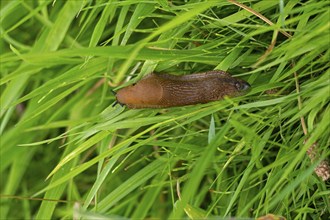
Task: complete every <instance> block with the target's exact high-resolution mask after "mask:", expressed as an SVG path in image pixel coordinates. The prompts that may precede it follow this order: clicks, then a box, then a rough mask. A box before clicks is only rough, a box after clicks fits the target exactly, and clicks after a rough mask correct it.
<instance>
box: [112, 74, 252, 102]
mask: <svg viewBox="0 0 330 220" xmlns="http://www.w3.org/2000/svg"><path fill="white" fill-rule="evenodd" d="M249 88H250V85H249V83H247V82H245V81H244V80H241V79H237V78H233V77H232V76H231V75H230V74H228V73H226V72H224V71H209V72H205V73H196V74H191V75H185V76H174V75H168V74H155V73H151V74H149V75H147V76H146V77H144V78H143V79H141V80H140V81H139V82H137V83H136V84H133V85H131V86H127V87H125V88H123V89H120V90H119V91H118V92H117V94H116V98H117V102H118V103H120V104H124V105H126V106H127V107H128V108H165V107H175V106H184V105H193V104H198V103H207V102H211V101H216V100H221V99H223V98H224V97H225V96H230V97H233V96H239V95H242V94H244V93H245V92H246V91H247V90H248V89H249Z"/></svg>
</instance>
